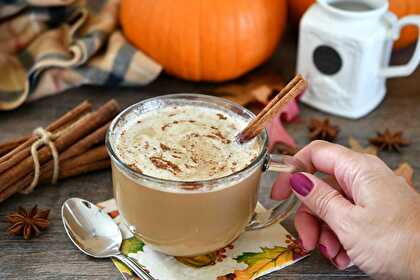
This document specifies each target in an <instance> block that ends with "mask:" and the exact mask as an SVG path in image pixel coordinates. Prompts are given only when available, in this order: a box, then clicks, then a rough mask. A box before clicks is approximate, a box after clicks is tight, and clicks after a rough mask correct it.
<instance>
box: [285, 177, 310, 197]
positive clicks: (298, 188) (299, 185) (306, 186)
mask: <svg viewBox="0 0 420 280" xmlns="http://www.w3.org/2000/svg"><path fill="white" fill-rule="evenodd" d="M289 182H290V185H291V186H292V188H293V190H294V191H295V192H297V193H298V194H300V195H302V196H307V195H308V193H310V192H311V190H312V189H313V187H314V183H312V181H311V180H309V179H308V177H306V176H305V175H303V174H302V173H294V174H292V176H290V179H289Z"/></svg>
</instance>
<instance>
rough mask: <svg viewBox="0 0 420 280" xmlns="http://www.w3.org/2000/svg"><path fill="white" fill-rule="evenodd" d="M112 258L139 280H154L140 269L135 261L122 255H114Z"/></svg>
mask: <svg viewBox="0 0 420 280" xmlns="http://www.w3.org/2000/svg"><path fill="white" fill-rule="evenodd" d="M114 258H116V259H118V260H120V261H121V262H123V263H124V264H125V265H126V266H128V267H129V268H130V269H131V270H132V271H133V272H134V273H135V274H136V275H137V276H138V277H140V279H142V280H155V278H153V277H152V276H151V275H150V274H149V273H148V272H147V271H146V270H144V268H142V267H141V266H140V265H139V264H138V263H137V262H136V261H135V260H133V259H132V258H130V257H126V256H124V255H121V254H120V255H115V256H114Z"/></svg>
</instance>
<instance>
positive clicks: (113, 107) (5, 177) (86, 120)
mask: <svg viewBox="0 0 420 280" xmlns="http://www.w3.org/2000/svg"><path fill="white" fill-rule="evenodd" d="M118 111H119V105H118V103H117V102H116V101H115V100H111V101H109V102H107V103H106V104H104V105H103V106H101V107H100V108H99V109H98V110H97V111H96V112H93V113H90V114H88V115H86V116H85V117H83V118H81V119H80V120H78V121H77V122H76V123H74V124H73V125H71V126H70V127H68V128H66V129H65V130H64V131H62V133H61V134H60V135H59V137H58V138H57V139H56V140H55V141H54V144H55V147H56V149H57V151H58V152H62V151H63V150H65V149H66V148H68V147H69V146H71V145H72V144H74V143H75V142H76V141H78V140H80V139H81V138H83V137H85V136H86V135H88V134H89V133H91V132H92V131H94V130H95V129H97V128H98V127H100V126H103V125H104V124H106V123H107V122H109V121H110V120H111V119H112V118H113V117H114V116H115V115H116V114H117V113H118ZM51 157H52V155H51V151H50V149H49V148H48V147H43V148H41V149H40V150H39V151H38V159H39V162H40V164H41V165H42V164H43V163H45V162H46V161H48V160H49V159H51ZM32 170H33V159H32V157H31V156H28V157H26V158H25V159H24V160H22V161H21V162H20V163H18V164H17V165H15V166H13V167H11V168H10V169H8V170H7V171H5V172H4V173H3V174H1V175H0V192H2V191H4V190H5V189H7V188H8V187H9V186H11V185H13V184H14V183H16V182H17V181H19V180H20V179H21V178H22V177H24V176H25V175H27V174H28V173H30V172H31V171H32Z"/></svg>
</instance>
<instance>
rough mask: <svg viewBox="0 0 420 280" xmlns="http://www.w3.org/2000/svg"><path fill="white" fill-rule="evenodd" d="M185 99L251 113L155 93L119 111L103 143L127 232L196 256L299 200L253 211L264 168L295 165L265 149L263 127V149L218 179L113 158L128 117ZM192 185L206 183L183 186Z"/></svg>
mask: <svg viewBox="0 0 420 280" xmlns="http://www.w3.org/2000/svg"><path fill="white" fill-rule="evenodd" d="M185 104H188V105H194V104H195V105H199V106H203V105H204V106H207V107H211V108H215V109H218V110H222V111H230V112H233V113H235V114H237V115H239V116H240V117H242V118H244V119H246V120H251V119H252V118H254V117H255V115H254V114H253V113H251V112H250V111H248V110H247V109H245V108H243V107H241V106H240V105H237V104H235V103H232V102H230V101H228V100H225V99H221V98H217V97H212V96H206V95H199V94H173V95H166V96H160V97H155V98H151V99H147V100H145V101H142V102H139V103H137V104H134V105H132V106H131V107H128V108H127V109H125V110H124V111H123V112H121V113H120V114H119V115H118V116H117V117H116V118H115V119H114V120H113V121H112V123H111V126H110V128H109V130H108V132H107V136H106V146H107V149H108V153H109V155H110V157H111V165H112V180H113V188H114V197H115V199H116V202H117V206H118V209H119V211H120V214H121V217H122V218H123V222H124V223H126V225H127V226H128V228H129V229H130V231H132V233H133V234H134V235H136V236H137V237H139V238H140V239H142V240H143V241H144V242H145V244H147V245H149V246H151V247H152V248H153V249H155V250H157V251H160V252H163V253H166V254H168V255H172V256H196V255H201V254H206V253H209V252H213V251H215V250H218V249H220V248H223V247H225V246H227V245H228V244H230V243H231V242H232V241H234V240H235V239H236V238H237V237H238V236H239V235H240V234H241V233H242V232H244V231H249V230H258V229H261V228H264V227H267V226H269V225H271V224H273V223H276V222H279V221H281V220H283V219H285V218H286V217H287V216H288V215H289V214H291V213H292V212H293V211H294V210H295V207H296V206H297V205H298V200H297V198H296V197H295V196H294V195H291V196H290V198H289V199H287V200H285V201H281V202H279V204H278V205H277V206H275V207H273V208H271V209H267V210H266V211H265V212H262V213H258V214H257V213H255V208H256V204H257V201H258V190H259V183H260V178H261V175H262V174H263V172H264V171H265V170H272V171H277V172H287V173H291V172H295V171H297V169H298V167H297V165H299V164H296V162H295V161H294V160H292V158H290V157H287V156H280V155H269V154H268V151H267V144H268V137H267V132H266V131H265V130H264V132H263V133H261V134H260V135H259V136H258V139H257V141H259V142H260V143H261V145H262V146H261V147H262V148H261V151H260V153H259V155H258V156H257V157H256V158H255V160H254V161H253V162H252V163H251V164H250V165H248V166H247V167H246V168H244V169H243V170H241V171H238V172H236V173H233V174H231V175H228V176H225V177H222V178H217V179H210V180H204V181H197V182H182V181H171V180H165V179H160V178H155V177H151V176H148V175H145V174H142V173H139V172H137V171H136V170H133V169H131V168H130V167H129V166H127V165H126V164H125V163H124V162H123V161H122V160H121V159H120V158H119V157H118V155H117V153H116V152H115V150H116V139H117V138H118V135H120V133H121V129H122V128H123V127H124V124H125V123H126V121H127V120H128V119H130V118H132V117H133V116H134V117H135V116H139V115H141V114H142V113H144V112H147V111H151V110H156V109H159V108H161V107H162V106H171V105H172V106H176V105H185ZM286 162H289V164H287V163H286ZM291 162H294V163H293V164H291ZM299 166H302V165H299ZM299 169H303V168H299ZM196 184H200V186H204V187H208V188H206V190H200V189H198V190H185V189H184V188H185V186H188V185H191V186H194V185H196ZM177 187H179V188H177Z"/></svg>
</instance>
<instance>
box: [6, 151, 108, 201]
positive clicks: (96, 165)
mask: <svg viewBox="0 0 420 280" xmlns="http://www.w3.org/2000/svg"><path fill="white" fill-rule="evenodd" d="M110 164H111V161H110V159H109V158H105V159H98V160H95V161H92V162H90V161H86V162H84V161H83V160H81V158H78V159H77V161H76V162H73V163H67V164H64V163H63V166H62V167H61V170H60V175H59V179H64V178H68V177H74V176H78V175H81V174H85V173H88V172H92V171H97V170H102V169H105V168H108V167H109V166H110ZM44 174H45V173H42V176H41V177H42V178H40V184H43V183H47V182H49V181H50V180H51V176H52V170H50V171H49V173H48V174H46V175H44ZM28 178H29V179H26V177H25V179H24V180H25V182H28V181H29V183H27V184H25V185H24V184H23V183H19V184H15V185H13V186H11V187H9V188H7V189H6V190H4V191H3V192H0V203H1V202H3V201H4V200H6V199H7V198H9V197H11V196H12V195H14V194H16V193H17V192H19V191H21V190H23V189H24V188H25V187H26V186H27V185H29V184H30V182H31V181H32V175H31V176H28Z"/></svg>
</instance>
